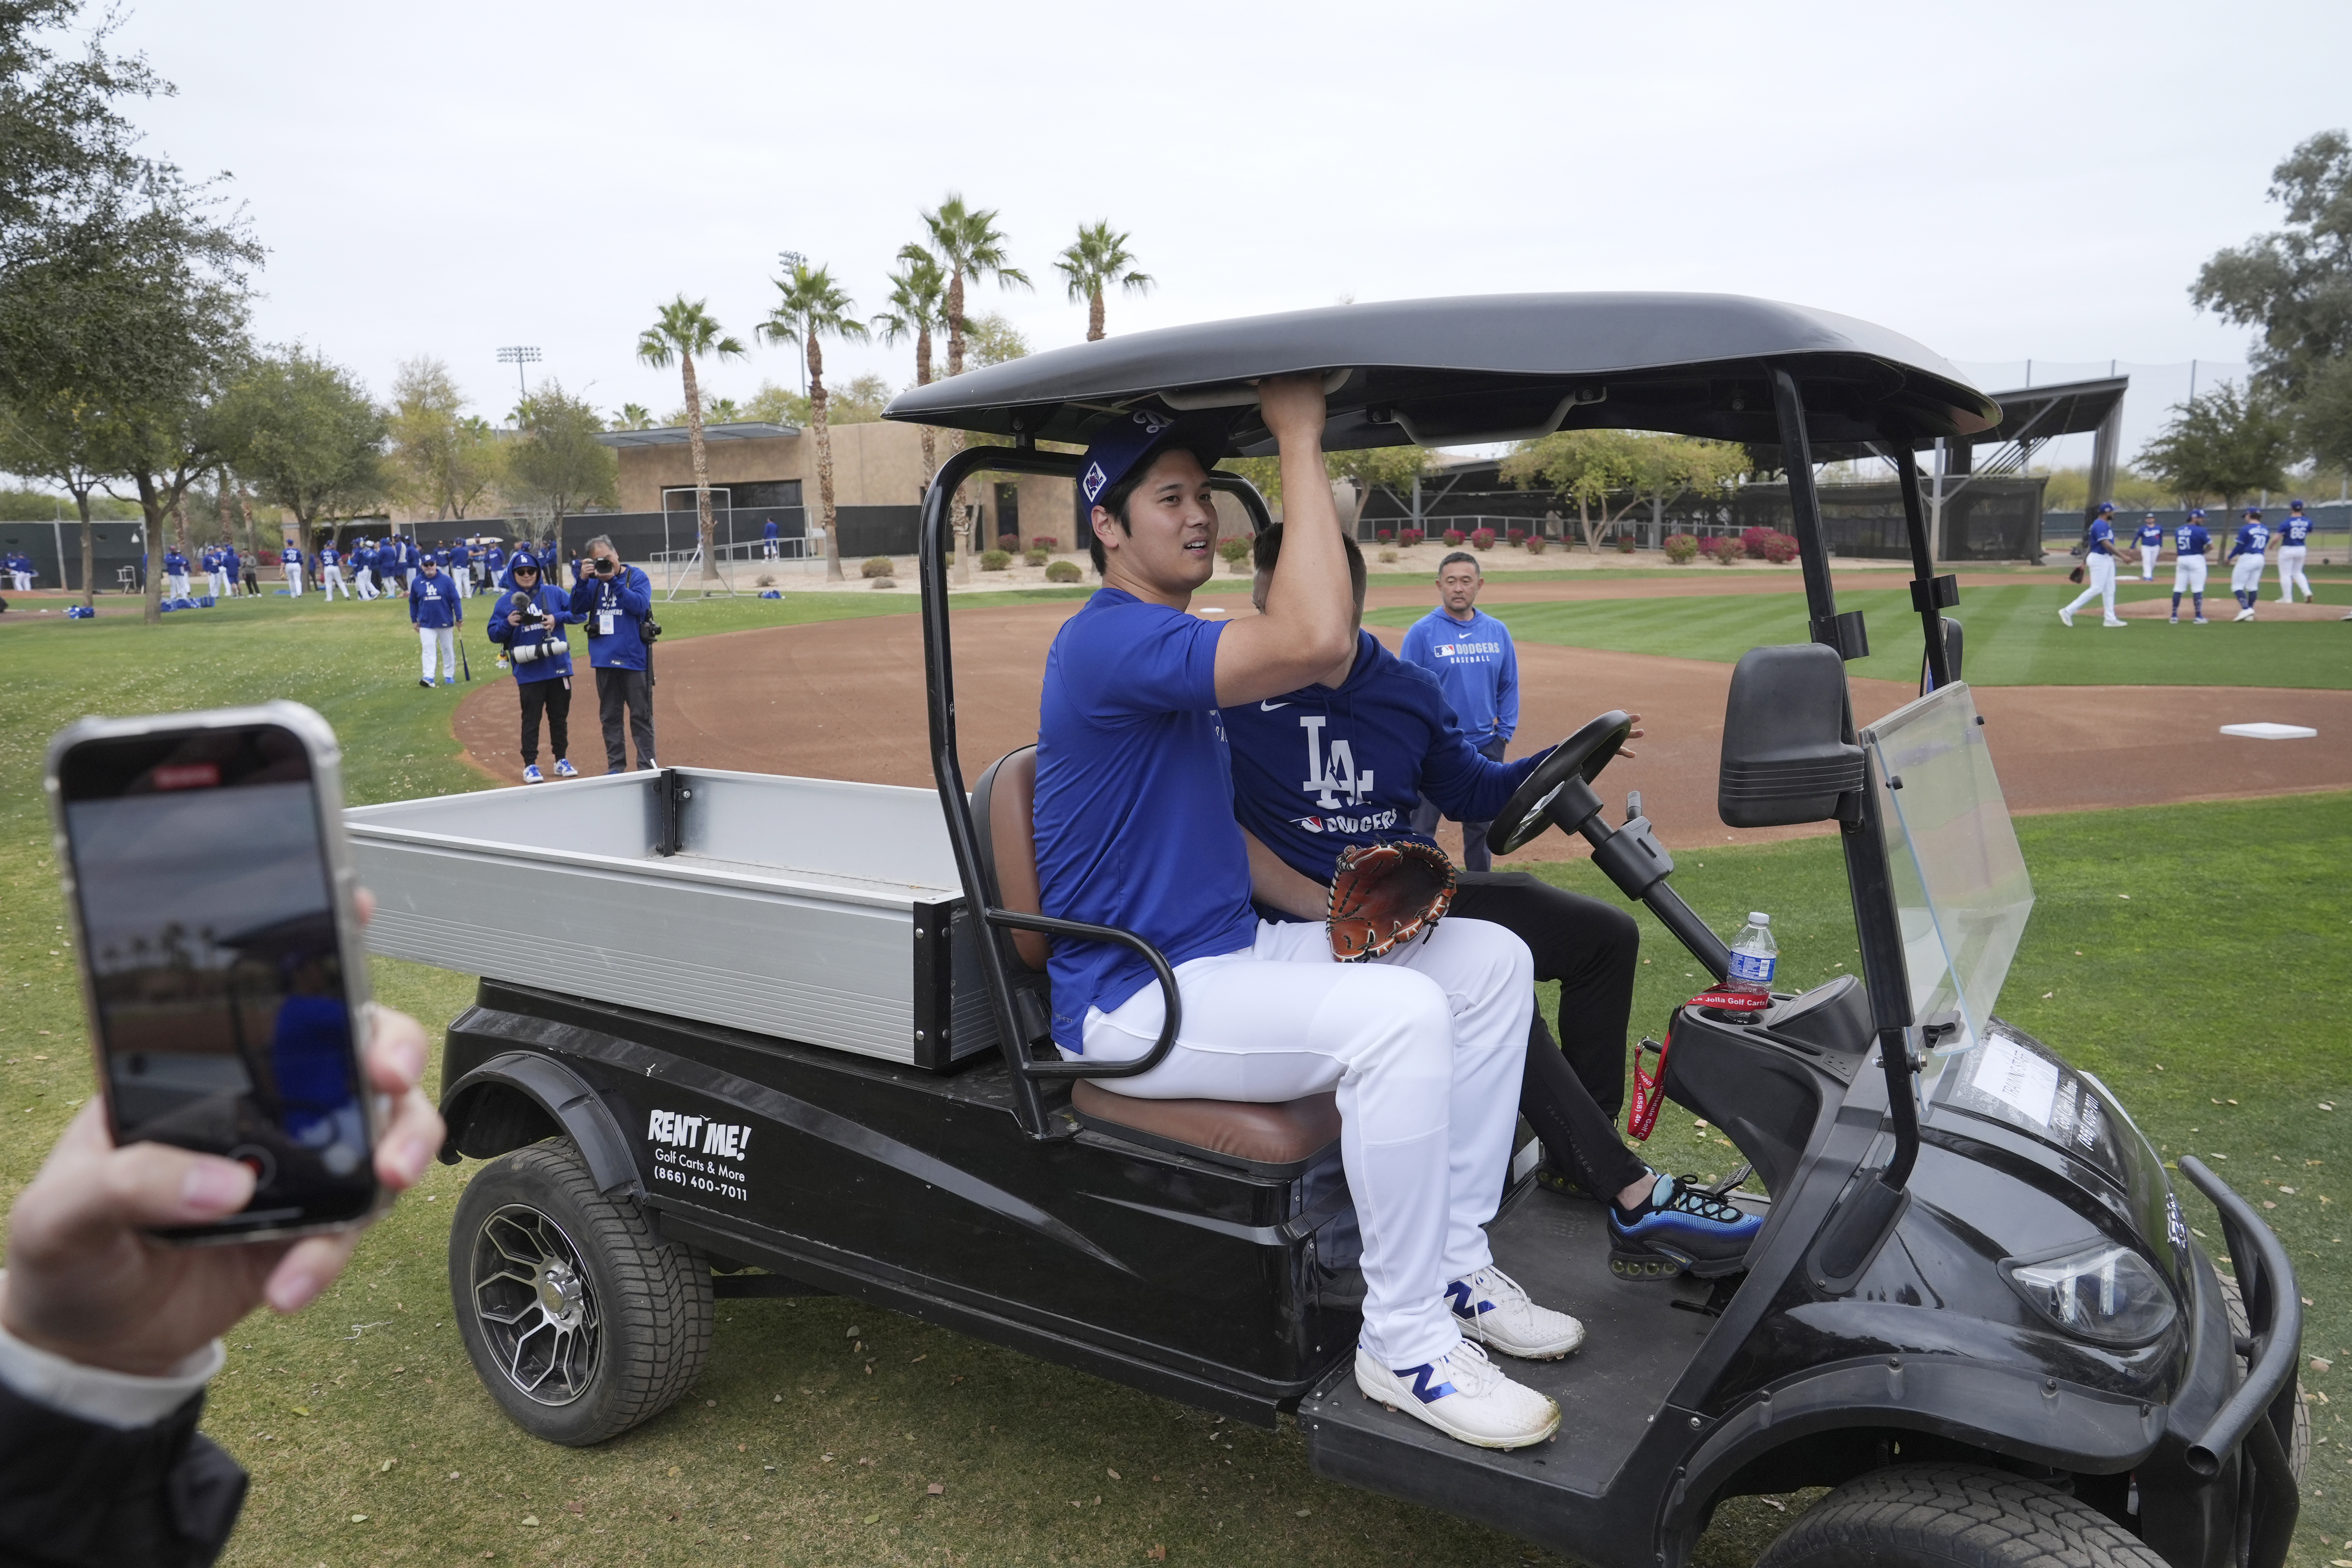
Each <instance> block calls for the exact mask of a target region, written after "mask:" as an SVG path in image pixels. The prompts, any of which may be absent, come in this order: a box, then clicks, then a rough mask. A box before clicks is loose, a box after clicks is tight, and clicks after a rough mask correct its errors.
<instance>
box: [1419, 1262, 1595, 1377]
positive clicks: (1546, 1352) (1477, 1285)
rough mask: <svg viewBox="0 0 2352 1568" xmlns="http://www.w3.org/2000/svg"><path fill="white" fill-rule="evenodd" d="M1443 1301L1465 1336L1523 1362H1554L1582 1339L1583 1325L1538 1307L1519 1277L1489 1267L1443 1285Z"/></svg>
mask: <svg viewBox="0 0 2352 1568" xmlns="http://www.w3.org/2000/svg"><path fill="white" fill-rule="evenodd" d="M1445 1302H1446V1305H1447V1306H1449V1307H1451V1308H1452V1309H1453V1310H1454V1322H1455V1323H1456V1324H1458V1325H1459V1326H1460V1327H1461V1330H1462V1336H1463V1338H1465V1339H1471V1340H1476V1341H1477V1342H1479V1343H1481V1344H1486V1345H1491V1346H1493V1347H1494V1348H1495V1349H1496V1350H1498V1351H1501V1352H1503V1353H1504V1354H1505V1355H1515V1356H1517V1357H1518V1358H1519V1359H1520V1360H1522V1361H1558V1360H1559V1358H1560V1357H1562V1356H1564V1355H1569V1354H1571V1353H1573V1352H1574V1351H1575V1350H1576V1347H1577V1346H1579V1345H1580V1344H1582V1343H1583V1342H1584V1325H1583V1324H1582V1323H1580V1322H1578V1321H1576V1320H1575V1319H1574V1318H1571V1317H1570V1316H1569V1315H1568V1314H1567V1313H1566V1312H1555V1311H1553V1310H1551V1309H1550V1308H1549V1307H1538V1306H1537V1305H1536V1304H1535V1301H1534V1300H1533V1299H1531V1298H1530V1297H1529V1296H1528V1293H1527V1290H1526V1289H1524V1288H1523V1287H1521V1285H1520V1284H1519V1282H1518V1281H1517V1280H1516V1279H1512V1278H1511V1277H1510V1276H1509V1275H1507V1274H1506V1273H1504V1272H1503V1271H1502V1270H1501V1269H1499V1268H1493V1267H1492V1266H1489V1267H1487V1268H1481V1269H1480V1270H1478V1272H1477V1273H1475V1274H1473V1275H1472V1276H1470V1278H1469V1279H1456V1280H1455V1281H1454V1283H1453V1284H1451V1285H1448V1286H1447V1287H1446V1288H1445Z"/></svg>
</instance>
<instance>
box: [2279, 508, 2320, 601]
mask: <svg viewBox="0 0 2352 1568" xmlns="http://www.w3.org/2000/svg"><path fill="white" fill-rule="evenodd" d="M2278 541H2279V552H2278V581H2279V603H2280V604H2282V605H2292V604H2294V591H2295V589H2296V588H2298V587H2300V588H2301V589H2302V590H2303V597H2304V602H2305V604H2308V603H2310V602H2311V601H2312V600H2314V599H2316V598H2317V597H2319V595H2316V594H2315V593H2313V592H2312V591H2311V579H2310V578H2308V577H2306V576H2305V575H2304V574H2303V563H2305V561H2306V560H2308V559H2310V556H2311V514H2310V513H2309V512H2306V511H2305V510H2303V503H2302V502H2301V501H2299V500H2298V501H2289V502H2288V503H2287V509H2286V515H2285V516H2284V517H2283V518H2281V519H2279V526H2278Z"/></svg>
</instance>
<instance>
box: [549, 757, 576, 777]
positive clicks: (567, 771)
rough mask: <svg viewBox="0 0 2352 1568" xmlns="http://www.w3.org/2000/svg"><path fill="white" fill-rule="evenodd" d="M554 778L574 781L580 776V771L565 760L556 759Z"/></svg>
mask: <svg viewBox="0 0 2352 1568" xmlns="http://www.w3.org/2000/svg"><path fill="white" fill-rule="evenodd" d="M555 776H556V777H557V778H560V779H576V778H578V777H579V776H580V770H579V769H578V768H575V767H573V766H572V764H571V763H569V762H567V761H566V760H565V759H563V758H562V757H558V758H556V759H555Z"/></svg>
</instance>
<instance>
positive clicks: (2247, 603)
mask: <svg viewBox="0 0 2352 1568" xmlns="http://www.w3.org/2000/svg"><path fill="white" fill-rule="evenodd" d="M2270 542H2271V530H2270V524H2268V523H2266V522H2264V521H2263V509H2262V508H2260V507H2258V506H2250V507H2248V508H2247V509H2246V521H2243V522H2242V523H2240V524H2239V525H2238V537H2237V538H2236V539H2235V540H2233V541H2231V544H2230V594H2231V597H2233V598H2235V599H2236V600H2237V601H2238V613H2237V614H2236V615H2235V616H2232V617H2231V619H2233V620H2240V621H2251V620H2252V619H2253V618H2254V602H2255V601H2256V600H2257V599H2259V598H2261V597H2262V594H2263V551H2265V550H2267V549H2268V548H2269V547H2270Z"/></svg>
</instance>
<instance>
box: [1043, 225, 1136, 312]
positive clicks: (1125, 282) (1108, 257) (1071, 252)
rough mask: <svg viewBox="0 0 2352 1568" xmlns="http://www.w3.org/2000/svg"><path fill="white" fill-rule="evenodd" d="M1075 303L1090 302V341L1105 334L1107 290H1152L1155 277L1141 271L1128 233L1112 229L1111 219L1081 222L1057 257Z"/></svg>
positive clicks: (1056, 260)
mask: <svg viewBox="0 0 2352 1568" xmlns="http://www.w3.org/2000/svg"><path fill="white" fill-rule="evenodd" d="M1054 265H1055V268H1059V269H1060V271H1061V274H1062V279H1063V286H1064V288H1065V289H1066V292H1067V294H1068V296H1069V298H1070V300H1071V302H1072V303H1074V304H1075V303H1076V301H1078V300H1085V301H1086V302H1087V342H1090V343H1091V342H1099V341H1100V340H1101V338H1102V336H1103V293H1104V291H1105V290H1106V289H1125V290H1126V291H1127V292H1128V293H1129V294H1142V293H1146V292H1149V291H1150V288H1151V284H1152V278H1151V274H1150V273H1149V272H1139V271H1137V270H1136V268H1135V257H1134V256H1133V255H1132V254H1131V253H1130V252H1129V250H1128V248H1127V236H1126V235H1124V234H1113V233H1112V232H1111V231H1110V219H1108V218H1103V219H1101V220H1099V221H1098V222H1096V223H1092V224H1080V225H1079V226H1078V237H1077V239H1076V241H1075V242H1074V243H1072V244H1071V246H1070V247H1069V248H1067V249H1066V250H1064V251H1063V252H1062V254H1061V255H1060V256H1059V257H1058V258H1055V262H1054Z"/></svg>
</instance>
